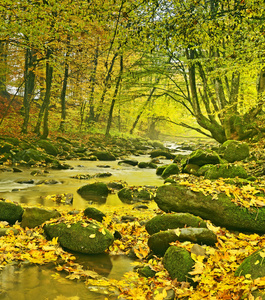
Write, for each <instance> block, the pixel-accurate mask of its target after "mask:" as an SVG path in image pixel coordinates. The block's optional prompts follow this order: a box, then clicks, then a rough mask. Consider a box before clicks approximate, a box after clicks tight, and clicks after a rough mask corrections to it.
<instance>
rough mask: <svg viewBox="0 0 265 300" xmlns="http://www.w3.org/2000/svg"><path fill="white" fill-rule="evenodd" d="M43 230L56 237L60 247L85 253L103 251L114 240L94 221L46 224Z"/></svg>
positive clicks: (51, 236)
mask: <svg viewBox="0 0 265 300" xmlns="http://www.w3.org/2000/svg"><path fill="white" fill-rule="evenodd" d="M44 231H45V233H46V234H47V235H48V237H49V238H51V239H52V238H58V242H59V243H60V245H61V246H62V247H65V248H66V249H69V250H71V251H76V252H80V253H86V254H99V253H104V252H105V250H107V249H108V247H109V246H111V245H112V243H113V241H114V237H113V235H112V234H111V233H110V232H109V231H108V230H107V229H106V228H104V227H103V226H102V225H99V224H97V223H96V222H77V223H74V224H65V223H58V224H47V225H45V226H44Z"/></svg>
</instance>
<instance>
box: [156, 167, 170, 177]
mask: <svg viewBox="0 0 265 300" xmlns="http://www.w3.org/2000/svg"><path fill="white" fill-rule="evenodd" d="M168 166H169V165H162V166H159V167H158V168H157V169H156V175H162V173H163V172H164V171H165V169H166V167H168Z"/></svg>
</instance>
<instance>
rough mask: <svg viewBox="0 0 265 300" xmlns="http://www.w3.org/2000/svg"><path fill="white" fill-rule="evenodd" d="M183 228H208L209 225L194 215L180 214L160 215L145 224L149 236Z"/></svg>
mask: <svg viewBox="0 0 265 300" xmlns="http://www.w3.org/2000/svg"><path fill="white" fill-rule="evenodd" d="M183 227H195V228H196V227H198V228H207V223H206V222H205V221H204V220H203V219H201V218H199V217H196V216H193V215H192V214H188V213H178V214H164V215H158V216H155V217H154V218H153V219H151V220H150V221H148V222H147V223H146V224H145V228H146V230H147V232H148V233H149V234H154V233H156V232H159V231H161V230H167V229H176V228H183Z"/></svg>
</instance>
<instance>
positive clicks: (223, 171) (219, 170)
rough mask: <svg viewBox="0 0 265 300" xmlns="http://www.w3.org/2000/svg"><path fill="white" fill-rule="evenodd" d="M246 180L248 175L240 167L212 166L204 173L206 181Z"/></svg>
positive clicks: (228, 165) (230, 165) (229, 165)
mask: <svg viewBox="0 0 265 300" xmlns="http://www.w3.org/2000/svg"><path fill="white" fill-rule="evenodd" d="M235 177H239V178H247V177H248V174H247V172H246V170H245V169H244V168H243V167H242V166H237V165H232V164H221V165H214V166H213V167H211V168H209V169H208V170H207V171H206V172H205V178H206V179H218V178H235Z"/></svg>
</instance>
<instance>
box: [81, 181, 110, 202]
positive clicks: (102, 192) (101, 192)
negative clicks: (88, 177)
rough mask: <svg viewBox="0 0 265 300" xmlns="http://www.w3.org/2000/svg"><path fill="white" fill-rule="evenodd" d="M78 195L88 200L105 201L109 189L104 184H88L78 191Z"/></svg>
mask: <svg viewBox="0 0 265 300" xmlns="http://www.w3.org/2000/svg"><path fill="white" fill-rule="evenodd" d="M77 193H78V194H79V195H80V196H81V197H83V198H84V199H86V200H94V201H105V200H106V198H107V196H108V194H109V189H108V186H107V185H106V183H104V182H95V183H91V184H86V185H84V186H82V187H80V188H79V189H78V190H77Z"/></svg>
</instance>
